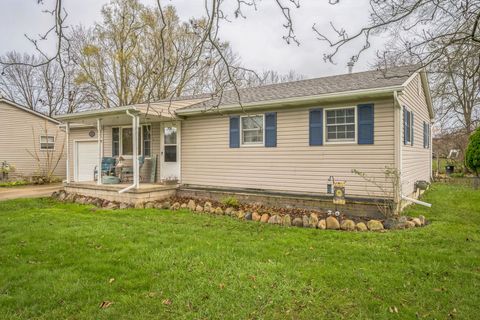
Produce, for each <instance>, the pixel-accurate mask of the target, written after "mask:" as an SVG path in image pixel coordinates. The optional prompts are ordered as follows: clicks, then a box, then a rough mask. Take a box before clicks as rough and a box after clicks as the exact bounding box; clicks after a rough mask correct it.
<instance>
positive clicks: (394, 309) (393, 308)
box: [388, 306, 398, 313]
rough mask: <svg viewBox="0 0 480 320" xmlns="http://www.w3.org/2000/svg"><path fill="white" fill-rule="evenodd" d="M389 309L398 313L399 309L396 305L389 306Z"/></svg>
mask: <svg viewBox="0 0 480 320" xmlns="http://www.w3.org/2000/svg"><path fill="white" fill-rule="evenodd" d="M388 311H390V313H398V309H397V307H395V306H393V307H389V308H388Z"/></svg>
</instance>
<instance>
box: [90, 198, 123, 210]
mask: <svg viewBox="0 0 480 320" xmlns="http://www.w3.org/2000/svg"><path fill="white" fill-rule="evenodd" d="M92 204H93V205H94V206H96V207H101V206H102V205H103V200H102V199H99V198H96V199H93V201H92ZM128 207H129V208H130V206H128Z"/></svg>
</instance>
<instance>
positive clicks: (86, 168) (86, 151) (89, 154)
mask: <svg viewBox="0 0 480 320" xmlns="http://www.w3.org/2000/svg"><path fill="white" fill-rule="evenodd" d="M76 148H77V149H76V151H77V156H76V159H75V168H76V172H75V181H93V171H94V170H95V166H96V165H98V144H97V142H96V141H78V142H77V146H76Z"/></svg>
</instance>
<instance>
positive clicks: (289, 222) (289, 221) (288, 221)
mask: <svg viewBox="0 0 480 320" xmlns="http://www.w3.org/2000/svg"><path fill="white" fill-rule="evenodd" d="M283 225H284V226H285V227H290V226H291V225H292V218H291V217H290V215H289V214H286V215H285V216H284V217H283Z"/></svg>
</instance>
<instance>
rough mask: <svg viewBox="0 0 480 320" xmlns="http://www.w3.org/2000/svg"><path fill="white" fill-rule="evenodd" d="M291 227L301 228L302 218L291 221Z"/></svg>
mask: <svg viewBox="0 0 480 320" xmlns="http://www.w3.org/2000/svg"><path fill="white" fill-rule="evenodd" d="M292 226H295V227H303V220H302V218H298V217H297V218H295V219H293V221H292Z"/></svg>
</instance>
